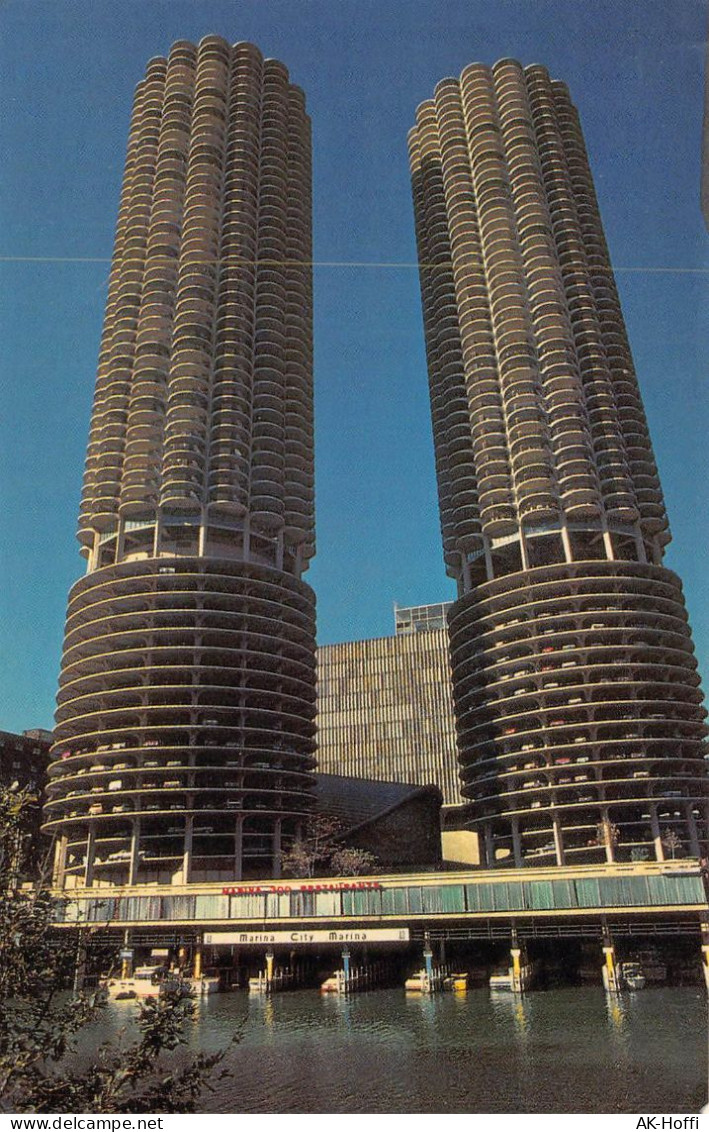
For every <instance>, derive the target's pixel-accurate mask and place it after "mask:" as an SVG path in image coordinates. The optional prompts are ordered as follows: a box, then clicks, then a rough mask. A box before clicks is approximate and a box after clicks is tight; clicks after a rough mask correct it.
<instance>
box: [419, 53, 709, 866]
mask: <svg viewBox="0 0 709 1132" xmlns="http://www.w3.org/2000/svg"><path fill="white" fill-rule="evenodd" d="M409 142H410V157H411V171H412V179H413V193H414V205H415V214H416V230H417V239H418V250H419V261H420V277H421V289H422V296H423V311H424V325H425V334H426V345H427V355H428V368H429V380H430V391H431V407H432V416H433V432H434V442H435V451H436V467H437V476H438V489H439V501H440V513H441V525H442V530H443V543H444V552H445V560H446V565H447V568H448V572H449V574H451V575H452V576H453V577H454V578H456V580H457V582H458V586H459V599H458V601H457V602H456V603H455V604H454V606H453V607H452V609H451V610H450V613H449V627H450V635H451V660H452V669H453V682H454V695H455V704H456V714H457V726H458V736H459V744H460V752H461V755H460V757H461V775H462V783H463V787H462V789H463V794H464V795H465V797H467V798H468V799H469V803H468V812H467V821H468V823H469V825H470V827H471V828H472V829H474V830H476V831H477V832H478V833H479V835H480V840H481V849H482V852H483V855H484V858H485V859H486V860H487V862H488V863H489V864H491V865H492V864H495V863H501V864H502V863H507V864H510V863H517V864H522V863H524V862H526V861H529V860H533V861H534V862H536V863H539V864H545V863H546V864H554V863H556V864H564V863H568V864H572V863H574V862H577V863H583V862H598V861H599V860H603V859H607V860H609V861H611V860H614V859H620V860H631V859H633V860H641V859H644V858H646V857H652V858H653V859H654V858H655V857H658V858H660V859H661V858H663V857H670V856H674V855H675V854H676V853H677V854H685V855H690V856H699V855H700V854H704V853H706V852H707V844H706V837H707V834H706V817H707V814H706V807H707V777H706V768H705V763H704V759H703V745H702V740H703V736H704V734H705V728H704V725H703V718H704V714H705V713H704V710H703V708H702V697H701V692H700V689H699V686H698V685H699V678H698V676H697V671H696V664H695V660H694V655H693V648H692V642H691V638H690V631H689V627H688V625H687V615H686V612H685V607H684V601H683V596H682V590H681V585H680V582H679V579H678V578H677V577H676V575H675V574H673V573H671V572H670V571H669V570H667V569H666V568H664V567H663V565H662V558H663V551H664V548H665V546H666V544H667V543H668V541H669V538H670V536H669V531H668V525H667V517H666V515H665V509H664V504H663V499H662V493H661V489H660V482H659V479H658V474H657V468H656V465H655V460H654V456H653V452H652V446H651V443H650V437H649V435H648V429H647V423H646V419H645V414H644V411H643V407H642V403H641V399H640V393H639V389H638V384H637V380H636V376H635V372H634V369H633V362H632V357H631V353H630V347H629V344H628V340H627V335H626V330H625V326H624V323H623V317H622V313H621V308H620V303H619V300H618V294H617V291H616V287H615V282H614V277H613V271H612V268H611V262H610V257H609V254H608V249H607V246H606V242H605V238H604V234H603V226H602V224H601V218H600V215H599V210H598V202H597V200H596V195H595V192H594V186H593V179H592V177H591V172H590V169H589V163H588V158H587V155H586V150H585V148H584V141H583V136H582V133H581V128H580V125H579V120H578V115H577V112H576V110H575V108H574V106H573V104H572V103H571V100H570V98H569V93H568V90H567V88H566V87H565V86H564V84H563V83H560V82H554V81H552V80H551V79H550V77H549V75H548V73H547V71H546V70H545V69H544V68H543V67H538V66H533V67H527V68H525V69H523V68H522V67H521V66H520V65H519V64H518V63H516V62H514V61H512V60H507V59H505V60H502V61H501V62H500V63H497V64H496V65H495V66H494V67H493V68H492V69H490V68H488V67H485V66H482V65H480V64H473V65H472V66H469V67H467V68H466V69H465V70H464V71H463V73H462V75H461V77H460V79H459V80H458V79H445V80H444V81H443V82H441V83H440V84H439V85H438V86H437V88H436V91H435V96H434V98H433V99H432V100H431V101H429V102H424V103H423V104H422V105H421V106H420V107H419V109H418V112H417V116H416V125H415V127H414V129H413V130H412V131H411V134H410V137H409Z"/></svg>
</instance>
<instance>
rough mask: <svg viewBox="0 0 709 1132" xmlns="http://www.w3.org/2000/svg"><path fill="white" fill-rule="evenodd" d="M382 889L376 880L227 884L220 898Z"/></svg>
mask: <svg viewBox="0 0 709 1132" xmlns="http://www.w3.org/2000/svg"><path fill="white" fill-rule="evenodd" d="M382 887H383V886H382V884H381V882H380V881H378V880H353V881H347V880H335V881H331V882H330V883H328V882H327V881H324V882H321V883H319V884H237V885H233V884H229V885H226V887H224V888H223V889H222V896H265V895H268V894H271V893H275V894H276V895H277V896H287V895H288V893H289V892H353V891H361V890H362V889H372V888H382Z"/></svg>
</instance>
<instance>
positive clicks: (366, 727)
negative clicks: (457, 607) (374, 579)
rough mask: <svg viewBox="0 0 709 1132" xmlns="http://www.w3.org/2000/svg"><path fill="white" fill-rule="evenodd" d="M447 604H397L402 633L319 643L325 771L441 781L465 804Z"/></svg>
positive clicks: (452, 800) (448, 795)
mask: <svg viewBox="0 0 709 1132" xmlns="http://www.w3.org/2000/svg"><path fill="white" fill-rule="evenodd" d="M445 609H446V605H445V604H438V605H429V606H417V607H412V608H406V609H404V608H396V609H395V610H394V616H395V635H394V636H392V637H376V638H374V639H372V640H366V641H346V642H345V643H343V644H337V645H323V646H321V647H320V648H319V649H318V651H317V670H318V716H317V725H318V767H319V769H320V770H321V771H323V772H324V773H327V774H336V775H348V776H350V777H352V778H359V779H371V780H375V781H388V782H399V783H417V784H419V785H421V786H426V785H435V786H437V787H438V788H439V790H440V791H441V793H442V795H443V804H444V806H456V805H460V803H461V802H462V797H461V794H460V779H459V765H458V750H457V746H456V737H455V719H454V716H453V696H452V687H451V674H450V660H449V654H448V629H447V627H446V625H445Z"/></svg>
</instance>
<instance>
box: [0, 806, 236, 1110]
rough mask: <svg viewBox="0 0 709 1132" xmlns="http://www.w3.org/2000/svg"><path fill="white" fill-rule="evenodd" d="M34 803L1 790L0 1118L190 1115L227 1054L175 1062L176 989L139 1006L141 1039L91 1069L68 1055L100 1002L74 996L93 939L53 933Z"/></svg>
mask: <svg viewBox="0 0 709 1132" xmlns="http://www.w3.org/2000/svg"><path fill="white" fill-rule="evenodd" d="M37 806H38V800H37V798H36V797H35V796H34V795H33V794H32V793H31V792H30V791H28V790H7V789H5V788H0V1017H2V1019H3V1023H2V1026H0V1097H1V1098H2V1100H1V1101H0V1111H5V1112H52V1113H54V1112H56V1113H64V1112H91V1113H114V1112H115V1113H131V1112H147V1113H161V1112H194V1110H195V1106H196V1103H197V1100H198V1098H199V1095H200V1093H201V1091H202V1090H203V1089H204V1088H205V1087H207V1088H211V1087H212V1086H211V1084H210V1077H211V1078H212V1079H217V1080H218V1079H220V1078H221V1077H223V1076H225V1074H226V1071H225V1070H223V1069H222V1070H221V1071H220V1072H219V1073H218V1074H217V1075H216V1077H215V1070H216V1068H217V1066H218V1065H219V1064H220V1063H221V1061H222V1060H223V1058H224V1056H225V1054H226V1052H227V1050H228V1048H229V1047H227V1049H225V1050H222V1051H220V1052H219V1053H216V1054H210V1055H205V1054H200V1055H198V1056H197V1057H190V1058H189V1059H188V1060H184V1061H183V1062H181V1059H180V1057H179V1052H178V1047H180V1046H183V1045H184V1044H185V1038H184V1028H185V1024H186V1023H187V1022H188V1020H189V1019H190V1018H191V1017H192V1014H193V1011H194V1003H193V1000H192V996H191V993H190V990H189V988H188V986H187V984H185V986H184V987H179V986H178V987H177V989H176V990H174V991H172V992H170V993H168V994H165V995H161V997H160V998H158V999H147V1000H146V1001H145V1002H144V1003H143V1004H141V1005H140V1006H139V1009H138V1015H137V1027H138V1037H137V1038H136V1039H135V1040H134V1041H132V1042H126V1041H125V1036H123V1037H122V1038H121V1039H120V1040H119V1041H118V1042H107V1043H104V1044H103V1045H101V1046H100V1047H99V1048H98V1050H97V1051H96V1053H95V1055H94V1056H93V1059H92V1060H91V1061H90V1063H89V1064H85V1063H84V1062H83V1060H82V1062H81V1065H80V1066H78V1065H77V1059H76V1058H75V1057H74V1056H73V1055H74V1053H75V1050H76V1046H77V1040H78V1038H79V1035H80V1033H81V1031H82V1030H83V1028H84V1027H85V1026H86V1025H87V1024H89V1023H90V1022H92V1021H94V1020H96V1018H97V1017H98V1016H99V1012H100V1011H101V1009H103V1008H104V1006H105V1002H104V998H103V995H102V994H100V993H95V994H71V993H70V991H69V989H68V988H69V987H70V986H71V983H72V980H73V976H74V972H75V970H76V968H77V966H83V965H84V964H85V963H86V961H87V959H88V958H90V953H91V950H92V944H91V937H90V935H89V933H88V932H87V931H81V930H80V931H79V932H78V938H77V934H74V933H66V932H63V931H59V930H55V929H53V927H52V920H53V917H54V915H55V912H56V901H55V900H54V899H53V898H52V897H51V895H50V893H49V891H48V889H47V885H46V877H45V875H44V871H43V870H42V868H41V867H39V868H38V867H37V866H36V864H35V863H34V862H33V861H32V859H31V857H32V853H31V844H30V837H31V833H32V829H33V828H34V827H35V825H36V820H35V819H36V807H37Z"/></svg>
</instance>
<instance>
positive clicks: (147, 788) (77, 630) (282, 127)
mask: <svg viewBox="0 0 709 1132" xmlns="http://www.w3.org/2000/svg"><path fill="white" fill-rule="evenodd" d="M311 258H312V253H311V172H310V122H309V119H308V117H307V115H306V112H305V103H304V96H303V92H302V91H301V90H300V89H299V88H298V87H295V86H292V85H291V83H290V82H289V79H288V72H287V71H286V68H285V67H284V66H283V64H282V63H279V62H277V61H275V60H272V59H267V60H265V61H264V60H263V58H262V57H261V54H260V52H259V51H258V49H257V48H256V47H254V46H252V45H251V44H246V43H239V44H237V45H236V46H234V47H231V46H229V44H228V43H226V42H225V41H224V40H222V39H220V38H217V37H215V36H209V37H207V38H206V39H203V40H202V42H201V43H200V44H199V46H198V47H195V46H193V45H192V44H191V43H185V42H178V43H176V44H175V45H174V46H173V48H172V50H171V51H170V55H169V58H168V59H153V60H151V62H150V63H149V64H148V68H147V72H146V76H145V79H144V80H143V82H141V83H140V84H139V85H138V88H137V91H136V96H135V104H134V109H133V116H132V119H131V126H130V136H129V141H128V153H127V159H126V166H125V175H124V180H123V192H122V196H121V202H120V210H119V215H118V227H117V232H116V242H115V250H114V256H113V262H112V268H111V275H110V282H109V290H108V301H107V303H106V316H105V322H104V329H103V337H102V340H101V348H100V356H99V366H98V376H97V380H96V394H95V399H94V406H93V412H92V417H91V431H90V438H89V446H88V457H87V462H86V474H85V478H84V492H83V498H82V505H81V516H80V525H79V540H80V543H81V546H82V553H83V554H84V555H85V556H86V558H87V564H88V570H87V574H86V576H85V577H84V578H83V579H82V580H81V581H79V582H78V583H77V584H76V585H75V586H74V587H73V589H72V591H71V594H70V597H69V609H68V619H67V626H66V636H65V645H64V654H63V659H62V671H61V677H60V690H59V696H58V710H57V716H56V718H57V728H56V739H57V742H56V745H55V747H54V759H55V761H54V763H53V765H52V768H51V772H50V773H51V785H50V788H49V800H48V802H47V805H46V810H45V828H46V829H47V830H48V831H50V832H55V833H56V834H57V836H58V840H57V865H56V876H57V880H58V882H59V883H64V884H65V885H67V886H72V885H83V884H87V885H90V884H94V885H100V884H125V883H130V884H133V883H143V882H144V883H156V882H157V883H162V882H164V883H178V882H183V883H188V882H189V881H199V880H220V879H225V880H226V879H234V878H240V877H242V876H245V877H248V876H253V875H263V874H264V873H265V874H271V875H278V868H279V859H280V851H281V847H282V845H283V844H284V843H285V842H287V840H288V839H289V838H292V837H293V835H294V834H295V832H296V830H297V827H298V824H299V822H300V821H301V820H302V817H303V815H304V814H306V813H307V812H309V810H310V807H311V802H312V797H313V777H312V773H311V772H312V768H313V765H314V763H313V751H314V723H313V720H314V714H315V637H314V632H315V629H314V622H315V602H314V595H313V593H312V590H311V589H310V588H309V587H308V586H307V585H305V584H304V583H303V582H302V581H301V574H302V573H303V571H304V570H305V569H306V568H307V565H308V561H309V559H310V557H311V556H312V554H313V552H314V544H313V467H312V462H313V426H312V295H311V267H310V261H311Z"/></svg>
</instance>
